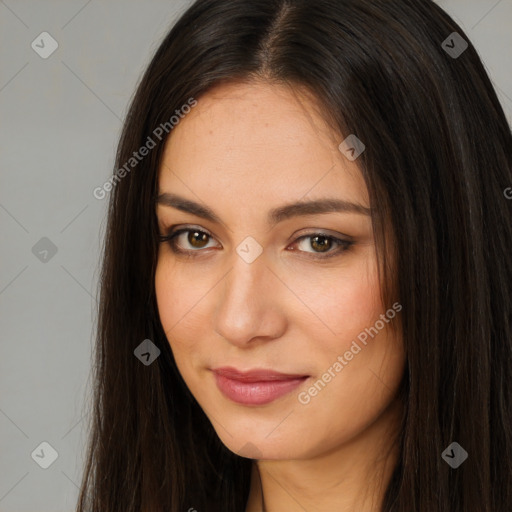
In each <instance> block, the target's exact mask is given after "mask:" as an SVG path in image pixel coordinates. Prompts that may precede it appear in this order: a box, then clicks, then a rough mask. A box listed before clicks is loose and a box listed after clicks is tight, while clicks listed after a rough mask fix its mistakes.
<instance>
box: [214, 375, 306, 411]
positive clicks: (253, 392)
mask: <svg viewBox="0 0 512 512" xmlns="http://www.w3.org/2000/svg"><path fill="white" fill-rule="evenodd" d="M212 371H213V373H214V375H215V381H216V383H217V387H218V388H219V390H220V391H221V392H222V393H223V394H224V396H226V397H227V398H229V399H230V400H233V401H234V402H237V403H239V404H244V405H264V404H268V403H270V402H273V401H274V400H276V399H277V398H279V397H281V396H283V395H286V394H288V393H290V392H291V391H292V390H294V389H295V388H296V387H297V386H299V385H300V384H302V383H303V382H304V381H305V380H306V379H307V378H308V377H309V375H298V374H286V373H279V372H275V371H272V370H264V369H255V370H249V371H246V372H242V371H239V370H237V369H235V368H231V367H223V368H216V369H214V370H212Z"/></svg>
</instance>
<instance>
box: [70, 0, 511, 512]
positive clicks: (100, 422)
mask: <svg viewBox="0 0 512 512" xmlns="http://www.w3.org/2000/svg"><path fill="white" fill-rule="evenodd" d="M453 32H457V33H458V34H459V36H460V37H461V38H462V39H463V40H465V41H466V42H467V43H468V47H467V48H466V49H465V50H464V51H463V52H462V53H461V54H460V55H458V56H455V55H454V54H453V52H452V54H450V53H449V52H448V51H447V49H446V47H443V41H445V40H447V38H449V37H450V36H451V35H452V34H453ZM448 40H449V41H451V43H450V46H451V47H453V46H455V44H456V43H455V42H453V41H454V40H453V39H452V40H450V39H448ZM457 44H458V45H459V47H458V48H459V49H460V48H461V46H460V39H459V40H458V42H457ZM255 77H260V78H261V77H263V78H264V79H266V80H269V81H271V82H272V81H275V82H280V83H286V84H289V85H292V86H301V87H305V88H307V90H309V91H310V92H311V94H312V95H313V96H314V97H315V98H316V99H317V100H318V102H319V104H320V105H321V106H322V108H323V110H324V112H325V116H326V118H329V120H330V121H331V122H333V125H335V127H336V129H338V130H339V132H340V133H343V134H345V135H348V134H352V133H353V134H356V135H357V137H358V138H359V139H361V140H362V141H363V142H364V144H365V145H366V150H365V151H364V153H362V155H361V156H360V157H359V158H358V160H357V162H358V163H359V165H360V168H361V172H362V174H363V176H364V179H365V182H366V185H367V187H368V191H369V195H370V203H371V206H372V208H374V209H375V214H374V216H373V219H372V220H373V223H374V230H375V238H376V241H377V247H378V248H379V252H380V254H381V255H384V253H385V251H383V248H384V243H385V242H386V236H385V233H387V232H388V231H387V230H386V228H390V231H389V232H392V233H393V249H394V252H395V253H396V262H395V265H394V268H393V269H387V266H386V264H385V259H383V260H382V262H383V265H382V267H383V269H384V271H385V272H386V273H387V278H386V279H387V280H386V282H388V283H392V285H393V287H394V288H395V289H396V293H397V295H398V297H399V299H400V303H401V304H402V306H403V310H402V314H401V318H402V325H401V330H402V333H403V338H404V344H405V349H406V354H407V364H406V371H405V374H404V378H403V383H402V388H401V397H402V400H403V401H404V405H405V415H404V418H403V424H402V428H401V432H400V436H399V443H400V456H399V461H398V464H397V466H396V469H395V471H394V473H393V476H392V479H391V482H390V483H389V486H388V488H387V493H386V496H385V502H384V505H383V508H382V511H383V512H392V511H394V512H411V511H414V512H436V511H439V512H446V511H448V510H449V511H451V512H477V511H478V512H497V511H500V512H501V511H505V510H511V509H512V298H511V294H512V292H511V283H512V258H511V257H510V251H511V249H512V222H511V219H512V201H511V200H507V198H506V197H505V195H504V193H503V192H504V190H505V189H506V188H507V187H510V186H512V149H511V148H512V136H511V131H510V127H509V125H508V123H507V121H506V118H505V115H504V113H503V110H502V108H501V106H500V104H499V101H498V99H497V96H496V93H495V91H494V90H493V87H492V85H491V82H490V80H489V78H488V76H487V74H486V72H485V69H484V67H483V65H482V63H481V61H480V58H479V56H478V54H477V52H476V51H475V49H474V48H473V46H472V45H471V43H470V42H469V40H468V38H467V36H466V35H465V33H464V32H463V30H462V29H461V28H460V27H459V26H458V25H457V24H456V23H455V22H454V21H453V20H452V19H451V18H450V17H449V16H448V15H447V14H446V13H445V12H444V11H443V10H442V9H441V8H440V7H439V6H437V5H436V4H435V3H434V2H432V1H430V0H423V1H421V2H419V1H413V0H401V1H396V0H395V1H384V0H251V1H250V2H248V1H247V0H201V1H197V2H195V3H194V4H193V5H192V6H191V7H190V8H189V9H188V10H187V11H186V12H185V13H184V14H183V16H182V17H181V18H180V19H179V20H178V21H177V23H176V24H175V25H174V27H173V28H172V30H171V31H170V32H169V34H168V35H167V36H166V37H165V39H164V41H163V42H162V43H161V45H160V47H159V48H158V50H157V51H156V54H155V55H154V57H153V59H152V61H151V63H150V64H149V66H148V68H147V70H146V72H145V74H144V76H143V77H142V79H141V81H140V84H139V86H138V89H137V92H136V94H135V96H134V98H133V100H132V103H131V106H130V109H129V112H128V115H127V117H126V121H125V124H124V130H123V133H122V137H121V140H120V144H119V148H118V152H117V159H116V168H115V173H114V175H113V177H115V180H114V179H113V180H112V183H111V187H109V188H112V192H111V194H110V199H109V201H110V203H109V210H108V225H107V229H106V233H105V244H104V255H103V266H102V272H101V277H100V285H101V288H100V289H101V296H100V298H99V299H100V300H99V310H98V331H97V346H96V350H95V358H96V359H95V366H94V378H95V388H94V399H93V402H92V404H91V424H90V441H89V446H88V454H87V463H86V466H85V471H84V476H83V482H82V489H81V494H80V498H79V502H78V505H77V512H88V511H89V512H93V511H94V512H113V511H116V510H119V511H122V512H141V511H144V512H158V511H162V512H163V511H165V512H178V511H185V510H189V509H195V510H197V511H198V512H207V511H211V512H241V511H243V510H244V509H245V503H246V500H247V496H248V491H249V476H250V469H251V464H252V461H251V460H250V459H246V458H243V457H240V456H238V455H236V454H234V453H232V452H230V451H229V450H228V449H227V448H226V447H225V446H224V445H223V444H222V443H221V442H220V440H219V439H218V437H217V435H216V433H215V431H214V429H213V427H212V425H211V424H210V422H209V421H208V419H207V417H206V416H205V414H204V413H203V411H202V410H201V408H200V407H199V405H198V404H197V402H196V401H195V399H194V397H193V396H192V395H191V393H190V392H189V391H188V389H187V387H186V385H185V383H184V382H183V380H182V378H181V376H180V374H179V372H178V371H177V368H176V365H175V363H174V360H173V356H172V352H171V350H170V347H169V343H168V340H167V339H166V336H165V333H164V332H163V329H162V326H161V324H160V321H159V316H158V311H157V307H156V301H155V290H154V276H155V266H156V261H157V251H158V246H159V239H158V235H159V233H158V228H157V223H156V215H155V203H154V200H155V195H156V193H157V172H158V168H159V163H160V159H161V155H162V150H163V145H164V143H165V140H166V137H167V130H166V135H165V136H162V137H161V138H158V137H155V135H154V131H155V129H156V128H157V127H159V126H161V125H163V124H165V123H169V119H170V118H171V117H172V116H173V115H174V114H175V112H176V110H180V109H181V108H182V106H183V105H185V104H187V102H188V101H189V99H190V98H194V99H195V100H197V101H199V102H200V101H201V96H202V95H203V94H204V93H206V92H207V91H208V90H209V89H210V88H211V87H212V86H214V85H218V84H220V83H223V82H225V81H231V80H251V79H253V78H255ZM167 126H168V125H167ZM168 131H169V133H170V135H168V136H172V130H171V129H169V130H168ZM158 133H160V132H158ZM148 137H151V138H152V140H153V142H154V143H155V147H154V148H152V149H151V150H150V151H149V153H148V154H147V156H145V157H144V158H140V161H137V163H136V165H133V168H132V167H129V168H127V167H126V164H127V162H129V161H130V158H132V157H133V153H134V152H137V151H138V150H139V148H141V147H142V146H144V145H146V144H147V141H148ZM340 142H341V141H340ZM132 163H133V161H132ZM123 166H125V172H123V173H120V172H118V169H120V168H122V167H123ZM130 166H131V164H130ZM388 241H389V240H388ZM386 269H387V270H386ZM390 286H391V285H390ZM145 339H150V340H151V341H152V342H153V343H154V344H155V345H156V346H157V347H158V348H159V349H160V351H161V353H160V356H159V357H158V358H157V359H156V360H155V361H154V362H153V363H152V364H150V365H148V366H146V365H144V364H141V361H140V360H139V359H138V358H137V357H135V356H134V349H135V348H136V347H137V346H139V345H140V343H141V342H142V341H143V340H145ZM452 441H456V442H458V443H459V444H460V445H461V446H462V447H463V448H464V449H465V450H466V451H467V452H468V454H469V456H468V459H467V460H466V461H465V462H464V463H463V464H462V465H461V466H460V467H458V468H457V469H452V468H451V467H450V466H449V465H448V464H447V463H446V462H445V461H444V460H443V459H442V457H441V453H442V452H443V450H444V449H445V448H446V447H447V446H448V445H449V444H450V443H451V442H452Z"/></svg>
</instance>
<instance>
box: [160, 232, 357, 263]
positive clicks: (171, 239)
mask: <svg viewBox="0 0 512 512" xmlns="http://www.w3.org/2000/svg"><path fill="white" fill-rule="evenodd" d="M192 231H193V232H197V233H199V234H201V235H203V234H204V235H207V236H208V237H210V238H213V236H212V235H211V234H210V233H208V232H207V231H203V230H201V229H197V228H190V227H187V228H180V229H177V230H175V231H170V232H169V234H167V235H160V242H167V243H168V244H169V246H170V248H171V250H172V251H173V252H174V253H176V254H187V255H188V256H189V257H195V255H194V254H193V253H199V252H202V250H203V249H204V248H203V249H195V250H187V249H179V248H178V246H177V243H176V238H177V237H178V236H179V235H181V234H182V233H189V232H192ZM316 236H319V237H322V238H326V239H327V240H330V241H331V242H334V243H335V244H337V246H338V247H337V249H335V250H333V251H329V252H327V253H315V252H308V251H299V252H306V253H307V254H313V255H314V256H308V257H310V258H312V259H315V260H325V259H327V258H332V257H334V256H340V255H341V254H343V253H344V252H345V251H347V250H348V249H349V248H350V247H351V246H352V245H353V244H354V242H352V241H350V240H343V239H341V238H337V237H335V236H332V235H326V234H325V233H309V234H307V235H302V236H300V237H299V238H297V239H296V240H295V241H294V242H292V244H296V243H297V242H300V241H301V240H303V239H307V238H314V237H316ZM208 241H209V240H208ZM322 254H326V256H324V255H322Z"/></svg>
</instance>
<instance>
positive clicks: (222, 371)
mask: <svg viewBox="0 0 512 512" xmlns="http://www.w3.org/2000/svg"><path fill="white" fill-rule="evenodd" d="M212 371H213V372H214V373H216V374H217V375H222V376H223V377H227V378H228V379H233V380H238V381H240V382H264V381H273V380H291V379H301V378H304V377H308V375H304V374H298V373H294V374H291V373H281V372H276V371H275V370H268V369H265V368H254V369H252V370H245V371H242V370H237V369H236V368H233V367H231V366H223V367H221V368H213V369H212Z"/></svg>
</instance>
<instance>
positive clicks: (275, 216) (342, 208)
mask: <svg viewBox="0 0 512 512" xmlns="http://www.w3.org/2000/svg"><path fill="white" fill-rule="evenodd" d="M156 203H157V204H160V205H163V206H171V207H173V208H176V209H178V210H181V211H182V212H186V213H191V214H193V215H196V216H198V217H202V218H203V219H207V220H209V221H211V222H216V223H219V224H223V222H222V221H221V219H220V218H219V217H218V216H217V215H216V214H215V213H214V212H213V211H212V210H211V209H210V208H208V207H207V206H203V205H201V204H199V203H196V202H194V201H191V200H189V199H185V198H184V197H181V196H178V195H176V194H171V193H169V192H164V193H161V194H159V195H158V196H157V198H156ZM331 212H340V213H358V214H361V215H368V216H370V215H371V209H370V208H366V207H365V206H362V205H360V204H356V203H350V202H348V201H344V200H342V199H333V198H324V199H316V200H314V201H300V202H297V203H291V204H287V205H284V206H280V207H278V208H274V209H273V210H270V212H269V214H268V219H267V222H268V224H269V225H270V226H271V227H273V226H275V225H276V224H277V223H279V222H282V221H284V220H286V219H289V218H291V217H297V216H302V215H315V214H319V213H331Z"/></svg>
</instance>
